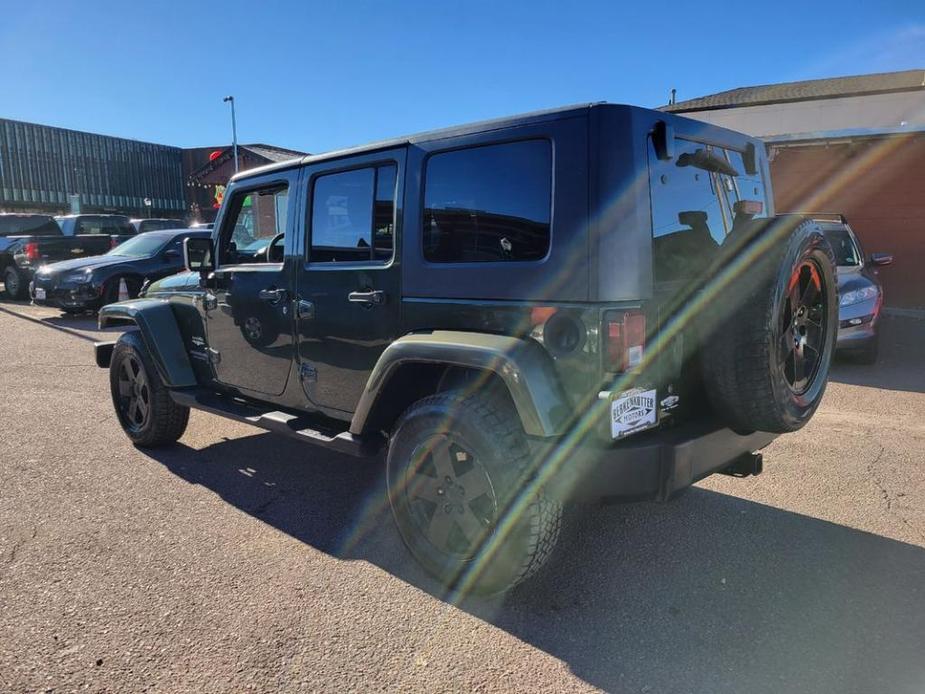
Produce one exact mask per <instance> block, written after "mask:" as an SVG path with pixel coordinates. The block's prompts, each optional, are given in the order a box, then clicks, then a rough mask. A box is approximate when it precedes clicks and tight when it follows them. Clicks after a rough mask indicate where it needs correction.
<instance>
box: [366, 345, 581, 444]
mask: <svg viewBox="0 0 925 694" xmlns="http://www.w3.org/2000/svg"><path fill="white" fill-rule="evenodd" d="M409 363H424V364H441V365H447V366H456V367H463V368H472V369H479V370H485V371H491V372H492V373H494V374H495V375H497V376H498V377H499V378H500V379H501V381H502V382H503V383H504V385H505V386H506V387H507V389H508V392H509V393H510V396H511V400H512V401H513V402H514V407H515V408H516V409H517V414H518V416H519V418H520V421H521V424H522V426H523V428H524V432H525V433H526V434H527V435H528V436H538V437H551V436H557V435H560V434H562V433H564V432H565V430H566V426H567V424H568V421H569V416H570V412H571V405H570V400H569V398H568V397H567V395H566V394H565V391H564V390H563V389H562V386H561V384H560V383H559V380H558V378H557V376H556V373H555V370H554V368H553V365H552V362H551V360H550V357H549V355H548V354H546V352H545V351H544V350H543V348H542V347H540V346H539V345H538V344H536V343H534V342H531V341H528V340H522V339H519V338H516V337H509V336H507V335H492V334H486V333H473V332H463V331H456V330H435V331H433V332H426V333H412V334H410V335H405V336H404V337H401V338H399V339H397V340H395V341H394V342H393V343H392V344H391V345H389V346H388V347H387V348H386V349H385V351H384V352H383V353H382V355H381V356H380V357H379V360H378V361H377V362H376V366H375V367H374V368H373V371H372V373H371V374H370V376H369V379H368V381H367V383H366V388H365V389H364V391H363V394H362V396H361V397H360V401H359V403H358V405H357V409H356V411H355V413H354V415H353V419H352V421H351V424H350V432H351V433H352V434H354V435H357V436H360V435H363V434H366V433H369V432H367V431H366V429H367V426H366V425H367V421H368V420H369V418H370V415H371V413H372V412H373V411H374V409H375V407H376V404H377V401H378V399H379V397H380V396H381V395H382V393H383V391H384V390H385V387H386V385H387V384H388V382H389V379H390V378H391V376H392V375H393V374H394V373H395V371H396V369H397V368H398V367H399V366H401V365H404V364H409Z"/></svg>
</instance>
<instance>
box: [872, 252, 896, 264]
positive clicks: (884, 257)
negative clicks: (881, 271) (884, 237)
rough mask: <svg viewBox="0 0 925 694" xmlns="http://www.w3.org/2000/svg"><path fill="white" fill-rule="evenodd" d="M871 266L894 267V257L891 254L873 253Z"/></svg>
mask: <svg viewBox="0 0 925 694" xmlns="http://www.w3.org/2000/svg"><path fill="white" fill-rule="evenodd" d="M870 264H871V265H892V264H893V256H892V255H890V254H889V253H871V254H870Z"/></svg>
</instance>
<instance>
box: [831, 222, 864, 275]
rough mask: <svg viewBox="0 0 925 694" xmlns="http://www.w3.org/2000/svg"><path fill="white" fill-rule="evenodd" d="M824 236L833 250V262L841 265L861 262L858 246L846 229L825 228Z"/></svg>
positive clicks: (851, 265) (853, 265) (855, 264)
mask: <svg viewBox="0 0 925 694" xmlns="http://www.w3.org/2000/svg"><path fill="white" fill-rule="evenodd" d="M825 237H826V238H827V239H828V240H829V243H830V244H831V245H832V249H833V250H834V251H835V264H836V265H840V266H842V267H845V266H847V267H857V266H858V265H860V264H861V258H860V254H859V253H858V247H857V246H856V245H855V243H854V239H852V238H851V234H849V233H848V230H847V229H826V230H825Z"/></svg>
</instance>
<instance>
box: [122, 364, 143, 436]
mask: <svg viewBox="0 0 925 694" xmlns="http://www.w3.org/2000/svg"><path fill="white" fill-rule="evenodd" d="M118 379H119V380H118V383H119V403H118V407H119V415H120V418H121V419H122V421H123V423H124V425H125V428H126V429H127V430H128V431H129V432H132V433H137V432H140V431H141V430H142V429H143V428H144V426H145V424H146V423H147V421H148V416H149V412H150V409H151V387H150V385H149V383H148V376H147V374H146V373H145V369H144V366H143V365H142V363H141V361H140V360H139V359H138V357H136V356H135V355H128V356H126V358H125V359H124V360H123V361H122V364H121V365H120V368H119V372H118Z"/></svg>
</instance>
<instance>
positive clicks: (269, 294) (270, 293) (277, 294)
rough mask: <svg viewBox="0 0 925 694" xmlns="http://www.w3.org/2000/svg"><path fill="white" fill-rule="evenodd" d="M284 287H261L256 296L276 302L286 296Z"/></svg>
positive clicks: (272, 302)
mask: <svg viewBox="0 0 925 694" xmlns="http://www.w3.org/2000/svg"><path fill="white" fill-rule="evenodd" d="M286 294H287V292H286V290H285V289H261V290H260V291H259V292H257V296H258V297H259V298H260V299H262V300H263V301H269V302H270V303H271V304H278V303H279V302H280V301H282V300H283V299H285V298H286Z"/></svg>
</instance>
